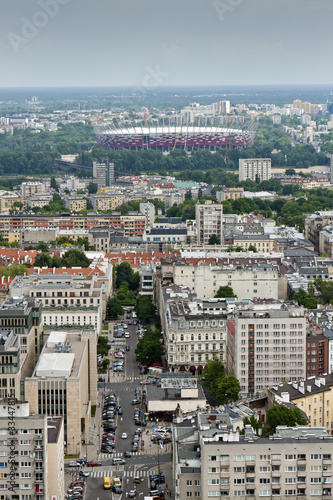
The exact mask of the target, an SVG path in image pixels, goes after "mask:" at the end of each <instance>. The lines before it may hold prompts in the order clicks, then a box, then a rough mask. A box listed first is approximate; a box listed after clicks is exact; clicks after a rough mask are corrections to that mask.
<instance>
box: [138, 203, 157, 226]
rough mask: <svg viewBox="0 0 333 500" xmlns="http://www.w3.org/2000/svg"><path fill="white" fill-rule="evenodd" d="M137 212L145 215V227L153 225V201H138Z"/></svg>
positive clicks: (154, 211) (154, 213) (154, 212)
mask: <svg viewBox="0 0 333 500" xmlns="http://www.w3.org/2000/svg"><path fill="white" fill-rule="evenodd" d="M139 212H140V213H141V214H142V215H144V216H145V217H146V229H149V228H150V227H152V226H153V224H154V222H155V215H156V210H155V205H153V203H150V202H148V203H140V205H139Z"/></svg>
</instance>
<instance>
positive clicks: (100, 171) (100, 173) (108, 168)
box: [93, 161, 114, 188]
mask: <svg viewBox="0 0 333 500" xmlns="http://www.w3.org/2000/svg"><path fill="white" fill-rule="evenodd" d="M93 176H94V179H95V181H96V183H97V185H98V187H99V188H100V187H105V186H112V184H114V163H110V162H109V161H103V162H97V161H94V162H93Z"/></svg>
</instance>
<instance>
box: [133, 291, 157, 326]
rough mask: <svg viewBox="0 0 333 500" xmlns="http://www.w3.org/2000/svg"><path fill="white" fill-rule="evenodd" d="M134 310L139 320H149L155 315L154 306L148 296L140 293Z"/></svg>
mask: <svg viewBox="0 0 333 500" xmlns="http://www.w3.org/2000/svg"><path fill="white" fill-rule="evenodd" d="M134 310H135V312H136V314H137V316H138V318H139V319H140V320H145V321H149V320H150V319H152V318H153V317H154V316H155V313H156V307H155V306H154V304H153V303H152V301H151V300H150V298H149V297H147V296H146V295H141V297H139V298H138V300H137V301H136V304H135V307H134Z"/></svg>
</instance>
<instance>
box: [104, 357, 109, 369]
mask: <svg viewBox="0 0 333 500" xmlns="http://www.w3.org/2000/svg"><path fill="white" fill-rule="evenodd" d="M109 364H110V360H109V359H103V361H102V367H103V369H104V370H107V368H108V366H109Z"/></svg>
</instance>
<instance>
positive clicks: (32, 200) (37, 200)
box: [27, 193, 53, 208]
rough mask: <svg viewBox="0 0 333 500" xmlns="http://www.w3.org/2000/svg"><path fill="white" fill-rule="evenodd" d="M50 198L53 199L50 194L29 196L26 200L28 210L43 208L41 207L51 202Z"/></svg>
mask: <svg viewBox="0 0 333 500" xmlns="http://www.w3.org/2000/svg"><path fill="white" fill-rule="evenodd" d="M52 197H53V196H52V194H47V193H43V194H39V195H35V196H31V197H29V199H28V200H27V202H28V207H30V208H34V207H38V208H43V207H45V205H48V204H49V202H50V201H51V200H52Z"/></svg>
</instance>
